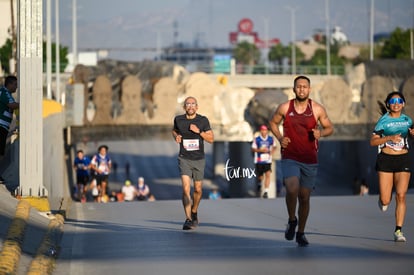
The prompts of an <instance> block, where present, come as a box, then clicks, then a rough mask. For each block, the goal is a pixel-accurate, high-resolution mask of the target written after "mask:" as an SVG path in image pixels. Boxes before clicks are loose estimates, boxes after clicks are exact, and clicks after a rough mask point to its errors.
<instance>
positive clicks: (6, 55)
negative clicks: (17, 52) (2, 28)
mask: <svg viewBox="0 0 414 275" xmlns="http://www.w3.org/2000/svg"><path fill="white" fill-rule="evenodd" d="M12 52H13V42H12V40H11V39H10V38H7V40H6V42H5V43H4V45H3V46H2V47H1V48H0V62H1V68H2V69H3V71H4V72H5V73H6V74H10V59H11V58H12V56H13V55H12Z"/></svg>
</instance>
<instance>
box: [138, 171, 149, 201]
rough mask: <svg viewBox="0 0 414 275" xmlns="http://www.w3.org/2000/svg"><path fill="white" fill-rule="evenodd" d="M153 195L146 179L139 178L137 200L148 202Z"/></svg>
mask: <svg viewBox="0 0 414 275" xmlns="http://www.w3.org/2000/svg"><path fill="white" fill-rule="evenodd" d="M150 195H151V192H150V188H149V187H148V185H147V184H145V181H144V178H143V177H139V178H138V186H137V198H138V200H139V201H146V200H148V198H149V196H150Z"/></svg>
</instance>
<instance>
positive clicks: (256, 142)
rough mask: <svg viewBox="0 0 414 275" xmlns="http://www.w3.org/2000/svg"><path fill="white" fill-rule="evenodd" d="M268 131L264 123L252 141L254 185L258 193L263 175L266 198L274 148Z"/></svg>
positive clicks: (266, 196) (264, 195)
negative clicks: (254, 167)
mask: <svg viewBox="0 0 414 275" xmlns="http://www.w3.org/2000/svg"><path fill="white" fill-rule="evenodd" d="M268 133H269V131H268V129H267V126H266V125H262V126H260V134H259V135H258V136H257V137H255V138H254V139H253V142H252V152H254V163H255V166H256V175H257V178H256V187H257V191H258V193H259V194H260V191H261V186H262V181H263V175H264V192H263V198H264V199H267V198H268V193H269V185H270V176H271V173H272V161H273V153H274V151H275V149H276V143H275V140H274V139H273V137H271V136H269V134H268Z"/></svg>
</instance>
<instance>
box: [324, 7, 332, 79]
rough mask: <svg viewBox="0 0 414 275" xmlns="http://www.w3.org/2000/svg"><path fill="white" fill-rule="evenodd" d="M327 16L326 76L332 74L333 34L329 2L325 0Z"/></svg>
mask: <svg viewBox="0 0 414 275" xmlns="http://www.w3.org/2000/svg"><path fill="white" fill-rule="evenodd" d="M325 16H326V34H325V36H326V74H327V75H330V74H331V32H330V29H329V24H330V22H329V0H325Z"/></svg>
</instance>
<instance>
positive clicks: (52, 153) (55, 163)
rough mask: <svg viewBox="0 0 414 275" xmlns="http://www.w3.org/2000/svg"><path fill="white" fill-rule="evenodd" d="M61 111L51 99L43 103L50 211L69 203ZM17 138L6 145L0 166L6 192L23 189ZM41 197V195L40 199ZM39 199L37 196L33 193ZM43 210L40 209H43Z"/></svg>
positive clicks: (44, 156)
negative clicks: (20, 177) (20, 180)
mask: <svg viewBox="0 0 414 275" xmlns="http://www.w3.org/2000/svg"><path fill="white" fill-rule="evenodd" d="M64 119H65V118H64V110H63V108H62V106H61V105H60V104H59V103H57V102H55V101H52V100H44V101H43V183H42V185H43V187H44V188H45V189H46V190H47V193H46V194H45V195H47V198H48V202H49V207H50V210H64V209H66V208H67V204H68V203H69V202H70V200H71V199H70V198H71V196H70V190H69V184H68V173H67V167H66V160H65V145H64V136H63V135H64V133H63V129H64V127H65V124H64V121H65V120H64ZM19 142H20V141H19V138H18V135H17V138H16V139H15V140H13V142H12V143H10V144H8V146H7V151H6V155H5V157H4V159H3V160H2V161H1V163H0V168H1V175H2V177H3V178H4V179H5V183H6V187H7V188H8V190H9V191H13V190H16V188H17V187H19V186H20V187H21V188H25V183H24V182H19ZM42 195H43V194H40V196H42ZM33 196H38V194H33ZM42 208H43V207H42Z"/></svg>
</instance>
